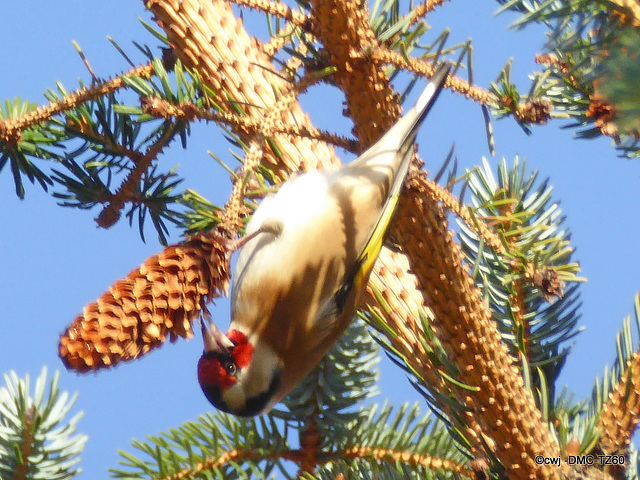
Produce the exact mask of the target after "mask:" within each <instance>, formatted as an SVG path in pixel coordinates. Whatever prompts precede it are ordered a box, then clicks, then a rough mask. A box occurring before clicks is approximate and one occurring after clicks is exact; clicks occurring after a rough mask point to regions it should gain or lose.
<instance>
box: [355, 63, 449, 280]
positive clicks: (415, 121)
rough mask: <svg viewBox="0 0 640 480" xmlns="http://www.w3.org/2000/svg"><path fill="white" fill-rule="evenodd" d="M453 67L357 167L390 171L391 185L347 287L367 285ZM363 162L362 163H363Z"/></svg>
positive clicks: (436, 79) (437, 78) (436, 77)
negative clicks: (426, 123)
mask: <svg viewBox="0 0 640 480" xmlns="http://www.w3.org/2000/svg"><path fill="white" fill-rule="evenodd" d="M449 69H450V65H448V64H447V65H444V66H442V67H440V68H439V69H438V71H437V72H436V73H435V75H434V76H433V77H432V79H431V81H430V82H429V84H428V85H427V86H426V88H425V89H424V91H423V92H422V94H420V97H419V98H418V101H417V102H416V105H415V106H414V107H413V108H412V109H411V110H409V111H408V112H407V113H406V114H405V115H404V116H403V117H402V118H401V119H400V120H399V121H398V122H396V124H395V125H394V126H393V127H391V129H390V130H389V131H388V132H387V133H385V134H384V135H383V136H382V138H380V140H378V141H377V142H376V143H375V144H374V145H373V146H372V147H371V148H370V149H369V150H367V151H366V152H365V153H363V154H362V155H361V156H360V158H358V159H357V160H356V161H355V162H352V163H351V165H353V164H354V163H360V165H364V164H367V165H368V166H373V165H375V164H379V165H380V166H381V167H387V168H388V167H391V168H392V169H393V173H392V176H391V185H390V186H389V191H388V192H387V197H386V200H385V202H384V205H383V207H382V210H381V212H380V216H379V217H378V221H377V222H376V225H375V226H374V228H373V230H372V232H371V236H370V237H369V240H368V241H367V243H366V245H365V247H364V249H363V250H362V252H361V254H360V256H359V257H358V261H357V262H356V265H355V266H354V268H353V270H352V271H351V272H350V273H349V275H348V278H347V279H346V284H348V285H350V286H352V287H356V288H360V287H361V286H362V285H363V284H364V282H366V281H367V279H368V277H369V273H370V272H371V269H372V268H373V264H374V263H375V261H376V259H377V258H378V254H379V253H380V249H381V248H382V244H383V242H384V239H385V236H386V233H387V230H388V229H389V224H390V223H391V219H392V217H393V214H394V212H395V210H396V206H397V204H398V198H399V196H400V190H401V188H402V185H403V184H404V179H405V177H406V175H407V172H408V171H409V165H410V163H411V158H412V153H413V152H412V146H413V141H414V140H415V137H416V133H417V132H418V129H419V128H420V124H421V123H422V121H423V120H424V118H425V117H426V116H427V113H429V110H430V109H431V107H432V106H433V104H434V102H435V101H436V99H437V98H438V94H439V93H440V91H441V90H442V87H443V86H444V82H445V79H446V78H447V75H448V73H449ZM361 162H362V163H361Z"/></svg>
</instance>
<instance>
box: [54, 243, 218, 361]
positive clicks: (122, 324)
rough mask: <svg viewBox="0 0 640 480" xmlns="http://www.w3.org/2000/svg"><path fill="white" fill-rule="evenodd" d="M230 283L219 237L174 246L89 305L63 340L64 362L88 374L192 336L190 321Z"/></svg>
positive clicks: (152, 258)
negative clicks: (165, 343) (166, 342)
mask: <svg viewBox="0 0 640 480" xmlns="http://www.w3.org/2000/svg"><path fill="white" fill-rule="evenodd" d="M228 285H229V262H228V258H227V255H226V249H225V242H224V240H223V239H222V238H221V237H220V236H219V235H197V236H194V237H191V238H190V239H189V240H186V241H185V242H182V243H179V244H177V245H171V246H169V247H167V248H165V249H164V251H162V252H161V253H159V254H157V255H154V256H152V257H150V258H149V259H147V261H145V262H144V263H143V264H142V265H141V266H140V267H139V268H138V269H136V270H134V271H132V272H131V273H129V275H127V276H126V277H125V278H123V279H120V280H118V281H117V282H115V283H114V284H113V285H112V286H111V288H110V289H109V290H108V291H107V292H105V293H104V294H103V295H102V296H101V297H100V298H99V299H98V300H97V301H96V302H92V303H90V304H89V305H87V306H85V308H84V311H83V313H82V314H81V315H78V316H77V317H76V319H75V320H74V321H73V323H72V324H71V325H70V326H69V328H67V330H66V331H65V333H64V334H63V335H62V336H61V338H60V344H59V355H60V358H61V359H62V362H63V363H64V365H65V366H66V367H67V368H69V369H73V370H76V371H78V372H81V373H86V372H89V371H94V370H98V369H101V368H106V367H111V366H114V365H116V364H118V363H119V362H121V361H128V360H133V359H135V358H137V357H139V356H141V355H144V354H146V353H147V352H149V351H150V350H151V349H153V348H156V347H158V346H160V345H161V344H162V343H164V341H165V340H166V339H167V336H169V339H170V340H171V341H175V340H176V339H177V338H178V337H183V338H190V337H192V336H193V330H192V328H191V322H192V321H193V320H194V319H195V318H197V317H198V315H199V313H200V311H201V310H204V309H205V305H206V303H207V302H209V301H210V300H211V299H212V298H213V297H218V296H220V295H221V294H223V293H225V294H226V292H227V288H228Z"/></svg>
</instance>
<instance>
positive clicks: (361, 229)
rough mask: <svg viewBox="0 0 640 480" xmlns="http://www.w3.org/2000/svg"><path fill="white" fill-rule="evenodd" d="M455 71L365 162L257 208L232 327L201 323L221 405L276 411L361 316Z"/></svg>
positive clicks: (209, 387)
mask: <svg viewBox="0 0 640 480" xmlns="http://www.w3.org/2000/svg"><path fill="white" fill-rule="evenodd" d="M448 72H449V66H443V67H441V68H439V70H438V71H437V72H436V74H435V75H434V76H433V78H432V80H431V82H430V83H429V84H428V85H427V87H426V88H425V90H424V92H423V93H422V94H421V95H420V97H419V98H418V101H417V103H416V105H415V106H414V107H413V108H412V109H411V110H409V111H408V112H407V113H406V115H404V116H403V117H402V118H400V119H399V120H398V121H397V123H396V124H395V125H394V126H393V127H391V129H389V131H387V132H386V133H385V134H384V135H383V136H382V137H381V138H380V139H379V140H378V141H377V142H376V143H375V144H373V145H372V146H371V147H370V148H369V149H367V150H366V151H365V152H364V153H363V154H362V155H360V156H359V157H358V158H357V159H356V160H354V161H353V162H351V163H349V164H347V165H343V166H342V167H340V168H339V169H337V170H333V171H330V170H318V171H312V172H307V173H303V174H299V175H295V176H292V177H291V178H290V179H289V180H287V181H286V182H284V183H283V184H282V186H281V187H280V189H279V190H278V192H277V193H276V194H275V195H272V196H269V197H266V198H265V199H264V200H263V201H262V203H261V204H260V206H259V207H258V208H257V209H256V211H255V213H254V214H253V217H252V218H251V220H250V221H249V223H248V225H247V229H246V237H245V239H244V241H243V246H242V247H241V249H240V253H239V257H238V261H237V264H236V266H235V269H234V274H233V280H232V286H231V325H230V327H229V331H228V332H227V334H226V335H225V334H223V333H222V331H221V330H220V329H219V328H218V327H217V326H216V325H215V324H214V323H210V324H209V325H207V324H205V322H204V321H202V322H201V326H202V334H203V339H204V353H203V355H202V357H201V358H200V360H199V362H198V381H199V383H200V385H201V387H202V390H203V392H204V394H205V396H206V397H207V399H208V400H209V401H210V402H211V403H212V404H213V405H214V406H215V407H217V408H218V409H220V410H223V411H225V412H228V413H231V414H234V415H238V416H243V417H248V416H253V415H257V414H260V413H263V412H266V411H268V410H269V409H270V408H271V407H273V406H274V405H275V404H276V403H277V402H278V401H280V400H281V399H282V398H283V397H284V396H285V395H286V394H287V393H288V392H290V391H291V390H292V389H293V388H294V387H295V386H296V385H297V384H298V382H300V381H301V380H302V379H303V378H304V377H305V376H306V375H307V374H308V373H309V372H310V371H311V370H312V369H313V367H314V366H315V365H316V364H317V363H318V362H319V361H320V360H321V359H322V357H323V356H324V355H325V354H326V353H327V351H328V350H329V349H330V348H331V346H332V345H333V344H334V343H335V342H336V340H338V338H340V335H341V334H342V333H343V332H344V330H345V329H346V328H347V326H348V325H349V323H350V322H351V320H352V319H353V318H354V316H355V313H356V308H357V307H358V305H359V303H360V301H361V297H362V294H363V293H364V290H365V288H366V285H367V281H368V279H369V274H370V273H371V269H372V268H373V264H374V263H375V261H376V259H377V257H378V254H379V253H380V249H381V248H382V244H383V242H384V239H385V234H386V232H387V230H388V227H389V224H390V222H391V219H392V216H393V213H394V211H395V208H396V205H397V203H398V197H399V194H400V190H401V188H402V185H403V183H404V180H405V177H406V175H407V172H408V171H409V165H410V163H411V158H412V154H413V142H414V140H415V137H416V133H417V131H418V128H419V127H420V124H421V123H422V121H423V120H424V118H425V117H426V115H427V113H428V112H429V110H430V108H431V106H432V105H433V103H434V102H435V100H436V98H437V96H438V94H439V93H440V91H441V90H442V87H443V85H444V82H445V79H446V78H447V75H448Z"/></svg>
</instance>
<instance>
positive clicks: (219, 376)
mask: <svg viewBox="0 0 640 480" xmlns="http://www.w3.org/2000/svg"><path fill="white" fill-rule="evenodd" d="M227 338H229V340H231V341H232V342H233V343H234V346H233V348H231V349H230V350H229V351H224V352H221V351H218V352H209V353H205V354H204V355H202V357H200V360H199V361H198V382H199V383H200V385H202V386H203V388H205V387H215V388H217V389H219V390H220V391H222V392H224V391H225V390H227V389H228V388H229V387H231V386H232V385H235V384H236V382H237V381H238V374H239V371H240V370H241V369H243V368H245V367H246V366H247V365H249V363H251V358H252V357H253V346H252V345H251V344H250V343H249V341H248V339H247V336H246V335H245V334H243V333H242V332H239V331H238V330H229V332H228V333H227Z"/></svg>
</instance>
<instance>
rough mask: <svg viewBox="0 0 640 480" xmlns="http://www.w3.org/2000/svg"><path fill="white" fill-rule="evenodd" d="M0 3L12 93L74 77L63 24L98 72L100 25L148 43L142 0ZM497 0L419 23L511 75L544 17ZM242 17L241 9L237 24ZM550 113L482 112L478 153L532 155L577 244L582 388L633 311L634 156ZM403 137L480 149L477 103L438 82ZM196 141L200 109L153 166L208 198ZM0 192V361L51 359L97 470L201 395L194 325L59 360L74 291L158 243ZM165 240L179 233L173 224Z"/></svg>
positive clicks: (97, 284)
mask: <svg viewBox="0 0 640 480" xmlns="http://www.w3.org/2000/svg"><path fill="white" fill-rule="evenodd" d="M5 3H6V5H3V19H4V22H3V27H4V28H2V29H1V30H0V42H1V43H2V45H3V46H4V48H3V49H2V50H1V52H0V60H1V64H2V65H3V71H2V73H0V99H2V100H4V99H7V98H8V99H12V98H13V97H15V96H19V97H22V98H28V99H30V100H32V101H34V102H37V103H44V102H45V99H44V97H43V96H42V92H44V91H45V90H46V89H47V88H54V87H55V82H56V81H61V82H62V84H63V85H65V87H66V88H67V89H68V90H72V89H74V88H75V87H76V86H77V79H78V77H80V78H82V79H83V80H84V81H85V82H87V83H88V82H89V80H90V79H89V75H88V73H87V71H86V70H85V68H84V66H83V64H82V62H81V60H80V59H79V57H78V55H77V53H76V52H75V50H74V48H73V46H72V44H71V41H72V40H75V41H77V42H78V43H79V44H80V45H81V46H82V48H83V50H84V52H85V54H86V56H87V57H88V59H89V61H90V62H91V65H92V66H93V69H94V70H95V72H96V73H97V74H98V75H99V76H103V77H106V76H110V75H114V74H116V73H118V72H120V71H122V70H126V69H127V68H128V66H127V64H126V63H125V62H124V61H123V60H122V58H121V57H120V55H119V54H118V53H117V52H116V51H115V49H114V48H113V47H112V46H111V45H110V43H109V42H108V41H107V39H106V37H107V35H109V36H111V37H113V38H114V39H115V40H116V41H117V42H118V43H119V44H120V45H121V46H122V47H125V48H126V50H127V51H128V52H135V50H134V48H133V47H132V46H130V41H131V40H136V41H138V42H140V43H148V44H149V45H151V46H155V45H156V43H155V41H154V39H153V38H151V36H150V35H149V34H148V33H147V32H146V31H145V30H144V29H143V27H142V26H141V25H140V23H139V21H138V17H139V16H141V17H143V18H145V19H147V20H149V15H148V14H147V13H146V12H145V10H144V7H143V2H136V1H124V0H112V1H110V2H86V1H80V0H74V1H68V2H64V6H61V4H60V3H58V2H55V3H54V2H47V1H44V0H40V1H37V0H24V1H22V2H5ZM496 9H497V3H493V2H477V1H473V0H457V1H456V2H453V3H451V4H450V5H445V6H444V7H443V8H441V9H440V10H439V11H437V12H436V13H435V14H433V16H432V17H430V18H429V23H430V24H431V25H432V27H433V28H434V32H439V31H440V30H441V29H442V28H443V27H446V26H449V27H451V31H452V33H451V37H452V41H451V43H452V44H453V43H456V42H463V41H465V40H466V39H467V38H469V37H471V38H472V39H473V45H474V55H475V56H474V65H475V80H476V83H478V84H479V85H481V86H485V87H486V86H488V84H489V82H490V81H492V80H494V79H495V78H496V76H497V75H498V72H499V71H500V69H501V68H502V66H503V65H504V63H505V62H506V61H507V60H508V59H509V58H511V57H513V58H514V63H513V72H514V80H515V81H516V83H517V84H518V85H519V86H520V88H521V90H523V91H526V90H527V88H528V85H529V82H528V80H527V74H528V72H530V71H531V70H532V69H534V68H535V67H534V64H533V59H534V55H535V53H536V52H538V51H540V49H541V48H542V44H543V42H544V31H543V30H542V29H536V28H531V29H527V30H525V31H524V32H515V31H513V30H508V29H507V26H508V24H509V23H510V22H511V21H513V20H514V17H513V16H509V15H501V16H497V17H494V16H493V15H492V13H493V12H494V11H495V10H496ZM247 17H250V15H247ZM251 23H252V22H251V21H250V19H249V20H248V21H247V24H248V28H249V29H250V30H251V28H252V27H251ZM133 54H134V56H135V53H133ZM136 58H139V57H136ZM302 104H303V107H305V108H306V109H307V110H309V111H310V112H311V117H312V119H313V120H314V121H315V122H316V124H317V125H318V126H319V127H324V128H331V129H341V131H342V132H347V131H348V130H349V123H348V121H347V120H344V119H339V120H336V118H338V117H339V115H340V112H341V111H342V105H341V98H340V97H339V96H338V95H335V94H332V95H328V96H326V95H324V94H323V95H322V96H320V95H318V94H317V93H316V94H314V93H313V92H312V93H311V94H309V95H306V96H305V97H304V98H303V99H302ZM320 104H322V105H323V108H322V111H320V109H319V108H318V105H320ZM434 119H435V120H434ZM561 125H562V122H559V121H558V122H552V124H551V125H550V126H547V127H544V128H535V129H534V134H533V135H532V136H529V137H527V136H526V135H525V134H524V133H523V132H522V131H521V130H520V129H519V128H518V127H517V126H516V125H515V123H514V122H513V121H511V120H503V121H496V122H494V130H495V137H496V149H497V156H496V159H493V160H491V162H492V164H495V163H496V161H497V159H499V158H500V157H501V156H504V157H506V158H507V159H508V160H509V161H510V162H511V161H512V159H513V157H514V156H515V155H516V154H517V155H520V156H521V157H525V158H526V159H527V162H528V166H529V168H530V169H539V170H540V178H541V179H543V178H546V177H550V178H551V183H552V184H553V185H554V192H555V198H557V199H560V200H561V202H562V203H561V208H562V209H563V212H564V213H565V215H566V216H567V221H566V225H567V227H569V228H570V230H571V231H572V239H573V245H574V246H575V247H576V248H577V251H576V253H575V257H574V258H575V259H576V260H578V261H580V263H581V266H582V274H583V275H584V276H586V277H587V278H588V280H589V281H588V283H586V284H585V285H584V286H583V287H582V302H583V306H582V309H581V312H582V320H581V325H583V326H585V327H586V329H585V331H584V332H583V333H582V334H580V335H579V336H578V337H577V339H576V344H575V346H574V348H573V353H572V354H571V355H570V357H569V359H568V361H567V365H566V367H565V369H564V371H563V374H562V376H561V379H560V383H559V386H560V385H565V384H566V385H567V386H568V387H569V389H570V390H574V391H576V393H577V395H578V397H583V396H585V395H587V394H589V392H590V391H591V387H592V385H593V381H594V378H595V377H596V376H597V375H601V372H602V371H603V368H604V365H605V363H610V362H611V361H612V360H613V359H614V351H615V350H614V346H615V344H614V341H615V333H616V332H617V331H618V329H619V328H620V326H621V322H622V319H623V317H624V316H626V315H628V314H629V313H630V312H631V311H632V306H633V298H634V295H635V292H636V291H637V290H638V288H639V286H640V282H639V281H638V272H639V271H640V258H639V257H638V255H637V253H636V242H637V238H638V237H639V234H640V226H639V223H638V221H637V218H638V211H639V207H640V200H639V192H640V185H639V183H640V182H639V177H638V173H640V167H639V165H638V163H637V161H628V160H623V159H619V158H616V154H615V151H614V150H613V148H611V146H610V142H609V140H608V139H600V140H597V141H579V140H574V139H573V138H572V136H573V132H572V131H571V130H563V129H560V128H559V127H560V126H561ZM418 142H419V143H420V151H421V155H422V157H423V158H424V159H425V160H426V162H427V165H428V166H429V165H433V168H436V166H437V165H439V164H440V162H441V160H442V159H443V158H444V157H445V156H446V154H447V152H448V151H449V149H450V148H451V145H452V144H454V143H455V148H456V154H457V156H458V159H459V162H460V164H461V166H462V167H463V168H464V167H471V166H473V165H476V164H478V163H479V162H480V159H481V157H483V156H485V157H488V156H489V152H488V151H487V147H486V139H485V136H484V126H483V122H482V116H481V113H480V109H479V107H478V106H477V105H474V104H472V103H471V102H470V101H468V100H465V99H464V98H462V97H459V96H457V95H455V94H451V93H448V92H446V93H444V94H443V95H442V96H441V98H440V100H439V102H438V104H437V106H436V108H435V109H434V111H433V113H432V116H431V117H430V118H429V119H428V120H427V122H426V124H425V127H423V129H422V131H421V132H420V135H419V137H418ZM207 150H212V151H215V152H216V153H218V155H220V156H221V157H222V158H223V159H226V160H230V158H231V155H230V154H229V153H228V145H227V144H225V143H224V141H222V140H221V138H220V136H219V133H218V129H217V128H216V127H215V126H213V125H202V126H198V127H197V128H195V129H194V136H193V138H192V139H191V140H190V148H189V150H187V151H185V150H182V149H180V148H178V147H174V148H172V149H171V150H170V151H168V152H167V153H166V154H165V155H164V156H163V157H162V158H161V159H160V162H161V165H162V166H163V167H166V168H167V169H168V168H170V167H172V166H173V165H175V164H180V172H181V173H182V174H183V175H184V176H185V178H186V182H185V183H184V185H185V186H186V187H189V188H193V189H196V190H198V191H199V192H200V193H201V194H202V195H204V196H205V197H207V198H210V199H212V200H213V201H214V202H217V203H221V202H223V201H224V199H225V198H226V195H227V193H228V191H229V184H228V175H227V174H226V173H225V172H224V171H223V170H222V169H221V168H220V167H219V166H217V165H216V164H215V162H213V161H212V160H211V159H210V157H209V156H208V155H207V153H206V152H207ZM338 153H339V154H342V153H343V152H338ZM0 201H1V202H2V206H3V208H2V209H1V210H0V225H2V227H1V228H2V235H0V266H1V269H2V276H1V277H0V287H1V288H0V292H1V293H0V299H1V300H2V304H3V313H2V315H0V327H1V328H2V331H3V335H2V338H1V339H0V372H7V371H8V370H11V369H13V370H16V371H17V373H18V374H19V375H20V376H24V374H25V373H26V372H30V373H31V375H32V377H35V376H37V375H38V373H39V372H40V370H41V368H42V366H43V365H48V367H49V371H50V372H51V371H53V370H55V369H61V370H62V372H61V379H60V385H61V388H62V389H65V390H69V391H71V392H75V391H78V392H79V393H80V395H79V399H78V401H77V404H76V410H80V409H81V410H84V411H85V417H84V418H83V420H82V421H81V422H80V430H81V431H82V432H83V433H86V434H87V435H89V441H88V444H87V447H86V450H85V453H84V455H83V462H82V467H83V469H84V470H85V475H83V478H101V477H105V476H106V472H105V469H106V468H107V467H113V466H116V461H117V458H118V456H117V449H127V450H129V451H131V448H130V447H129V444H130V441H131V439H132V438H139V439H140V438H143V437H144V436H145V435H152V434H156V433H158V432H159V431H161V430H167V429H168V428H171V427H174V426H177V425H179V424H181V423H182V422H184V421H187V420H192V419H195V418H196V416H197V415H199V414H201V413H203V412H205V411H208V410H210V409H211V407H210V405H209V404H208V403H207V401H206V400H205V398H204V397H203V395H202V394H201V392H200V388H199V386H198V384H197V382H196V377H195V364H196V361H197V358H198V357H199V355H200V352H201V349H202V345H201V343H200V341H199V339H198V338H196V339H195V340H192V341H190V342H185V341H179V342H177V343H175V344H167V345H165V346H164V347H163V348H161V349H160V350H158V351H156V352H154V353H153V354H151V355H148V356H147V357H145V358H143V359H142V360H140V361H137V362H134V363H131V364H126V365H123V366H121V367H119V368H116V369H114V370H111V371H105V372H100V373H99V374H95V375H94V374H90V375H86V376H80V375H77V374H75V373H73V372H66V371H65V370H64V368H63V366H62V365H61V363H60V361H59V359H58V357H57V342H58V337H59V334H60V333H61V332H62V331H63V330H64V329H65V327H66V326H67V325H68V324H69V323H70V322H71V321H72V320H73V318H74V317H75V316H76V315H77V314H78V313H79V312H80V311H81V310H82V307H83V306H84V305H85V304H86V303H88V302H90V301H92V300H94V299H95V298H97V297H98V296H99V295H100V294H101V293H102V292H103V291H104V290H106V289H107V288H108V287H109V285H110V284H111V283H112V282H113V281H115V280H117V279H118V278H120V277H122V276H124V275H126V274H127V273H128V272H129V271H130V270H132V269H133V268H135V267H136V266H137V265H139V264H140V263H142V262H143V261H144V260H145V259H146V258H147V257H148V256H149V255H152V254H154V253H156V252H158V251H159V250H160V249H161V246H160V245H159V244H158V243H157V242H156V240H155V236H154V235H153V233H152V232H151V231H148V232H147V234H148V235H147V244H143V243H142V242H141V241H140V239H139V236H138V233H137V230H136V229H131V228H129V226H128V224H127V222H126V221H121V222H120V223H119V224H118V225H116V226H115V227H113V228H111V229H110V230H101V229H98V228H96V225H95V222H94V221H93V218H94V217H95V216H96V215H97V214H98V210H94V211H90V212H86V211H76V210H71V209H64V208H61V207H58V206H57V205H56V204H55V201H54V199H53V198H52V197H51V196H50V195H48V194H46V193H43V192H42V191H41V190H40V189H39V187H31V186H29V185H28V186H27V196H26V199H25V200H24V201H20V200H18V199H17V198H16V196H15V194H14V189H13V181H12V178H11V175H10V172H9V171H8V170H6V171H3V172H2V173H1V174H0ZM171 240H172V241H178V240H179V238H178V236H177V235H176V234H175V233H174V236H173V237H172V239H171ZM212 312H213V315H214V318H215V319H216V320H217V321H218V322H219V323H220V325H221V327H222V328H223V329H224V328H225V327H226V325H227V318H228V304H227V301H226V300H221V301H219V302H218V304H217V305H216V306H215V307H212ZM397 373H398V370H397V369H396V368H395V367H394V366H393V365H391V364H390V363H389V362H388V361H386V360H383V362H382V384H381V388H382V395H381V397H380V399H382V398H383V397H389V398H391V400H392V401H394V402H396V403H400V402H402V401H407V400H408V401H413V400H417V399H418V398H419V397H418V395H417V394H416V393H415V391H414V390H413V389H412V388H411V387H410V386H409V383H408V382H407V381H406V379H405V378H404V376H403V375H398V374H397Z"/></svg>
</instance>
